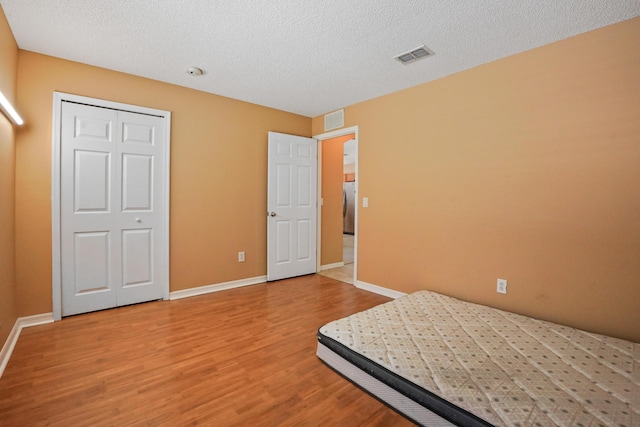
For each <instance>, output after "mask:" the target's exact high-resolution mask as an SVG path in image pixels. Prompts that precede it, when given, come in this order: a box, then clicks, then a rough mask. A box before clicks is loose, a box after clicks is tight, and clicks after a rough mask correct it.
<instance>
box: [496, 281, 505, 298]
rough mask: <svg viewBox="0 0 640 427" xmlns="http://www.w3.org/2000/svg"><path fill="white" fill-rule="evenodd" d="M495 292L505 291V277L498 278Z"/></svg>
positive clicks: (503, 292) (501, 292)
mask: <svg viewBox="0 0 640 427" xmlns="http://www.w3.org/2000/svg"><path fill="white" fill-rule="evenodd" d="M496 292H498V293H499V294H506V293H507V279H498V284H497V287H496Z"/></svg>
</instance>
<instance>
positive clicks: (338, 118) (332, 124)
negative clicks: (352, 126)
mask: <svg viewBox="0 0 640 427" xmlns="http://www.w3.org/2000/svg"><path fill="white" fill-rule="evenodd" d="M341 127H344V110H338V111H334V112H333V113H329V114H325V116H324V130H325V132H326V131H328V130H331V129H338V128H341Z"/></svg>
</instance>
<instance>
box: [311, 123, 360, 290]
mask: <svg viewBox="0 0 640 427" xmlns="http://www.w3.org/2000/svg"><path fill="white" fill-rule="evenodd" d="M349 134H354V139H355V145H356V168H355V169H356V206H355V215H354V219H353V221H354V225H353V227H354V230H355V233H354V237H353V284H354V286H355V284H356V283H357V281H358V236H359V234H360V231H359V230H358V210H359V209H358V201H359V196H360V192H359V190H358V189H359V184H358V183H359V181H360V180H359V177H360V171H359V163H360V162H359V160H358V158H359V154H358V152H359V138H360V136H359V126H358V125H355V126H350V127H348V128H342V129H336V130H333V131H330V132H325V133H321V134H318V135H314V136H312V138H315V139H316V140H317V141H318V203H317V205H318V214H317V215H318V220H317V223H318V225H317V227H318V245H317V246H318V247H317V252H318V259H317V261H316V272H318V271H320V268H321V262H322V261H321V254H322V251H321V246H322V238H321V236H322V233H321V231H322V200H321V199H322V141H324V140H326V139H332V138H337V137H339V136H345V135H349Z"/></svg>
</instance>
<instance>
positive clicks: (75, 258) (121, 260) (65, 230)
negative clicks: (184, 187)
mask: <svg viewBox="0 0 640 427" xmlns="http://www.w3.org/2000/svg"><path fill="white" fill-rule="evenodd" d="M61 116H62V123H61V150H60V156H61V159H60V160H61V168H60V169H61V176H60V184H61V185H60V187H61V188H60V198H61V200H60V210H61V212H60V222H61V224H60V229H61V230H60V231H61V235H60V239H61V253H60V256H61V273H62V315H63V316H69V315H73V314H78V313H85V312H89V311H95V310H102V309H105V308H112V307H116V306H121V305H127V304H134V303H138V302H143V301H150V300H156V299H161V298H162V297H163V289H164V287H163V286H164V284H163V283H160V282H159V279H158V278H160V277H162V274H160V270H159V268H160V267H161V265H160V263H161V253H162V247H163V244H164V239H166V238H167V236H164V235H163V233H162V227H161V225H162V223H163V222H162V221H163V220H164V217H163V215H164V213H163V210H162V206H161V201H162V194H163V193H162V192H163V171H162V167H163V164H164V162H163V153H164V151H163V147H162V144H163V142H164V132H165V130H164V120H163V118H161V117H156V116H151V115H146V114H137V113H130V112H126V111H119V110H113V109H109V108H102V107H94V106H88V105H82V104H76V103H72V102H66V101H65V102H63V103H62V115H61Z"/></svg>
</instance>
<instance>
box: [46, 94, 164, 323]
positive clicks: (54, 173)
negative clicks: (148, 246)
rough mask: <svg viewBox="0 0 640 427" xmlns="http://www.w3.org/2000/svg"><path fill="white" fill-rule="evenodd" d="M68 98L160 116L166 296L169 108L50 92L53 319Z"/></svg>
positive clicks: (57, 303)
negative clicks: (64, 112) (62, 136)
mask: <svg viewBox="0 0 640 427" xmlns="http://www.w3.org/2000/svg"><path fill="white" fill-rule="evenodd" d="M63 101H70V102H77V103H81V104H87V105H94V106H97V107H103V108H111V109H114V110H122V111H129V112H133V113H140V114H149V115H152V116H158V117H162V118H164V122H165V141H164V164H163V168H164V176H163V181H164V182H163V184H164V192H163V197H162V199H163V200H162V203H161V209H162V210H163V211H164V223H163V224H162V225H161V227H162V232H163V233H164V234H165V236H166V238H165V239H164V247H163V248H162V249H161V251H162V253H161V259H162V263H163V266H162V269H161V275H162V277H161V278H160V280H161V281H162V283H164V284H165V286H164V289H163V299H165V300H168V299H169V175H170V169H169V166H170V159H169V153H170V152H171V150H170V142H171V112H170V111H164V110H156V109H153V108H147V107H140V106H137V105H130V104H122V103H119V102H112V101H106V100H103V99H96V98H89V97H85V96H78V95H72V94H68V93H63V92H53V118H52V122H51V125H52V126H51V127H52V130H53V136H52V144H51V147H52V151H51V240H52V252H51V253H52V266H51V267H52V276H51V288H52V289H51V296H52V301H53V319H54V320H60V319H61V318H62V266H61V264H60V263H61V255H60V243H61V239H60V219H61V218H60V181H61V176H60V174H61V170H60V145H61V141H60V131H61V118H62V102H63Z"/></svg>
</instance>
